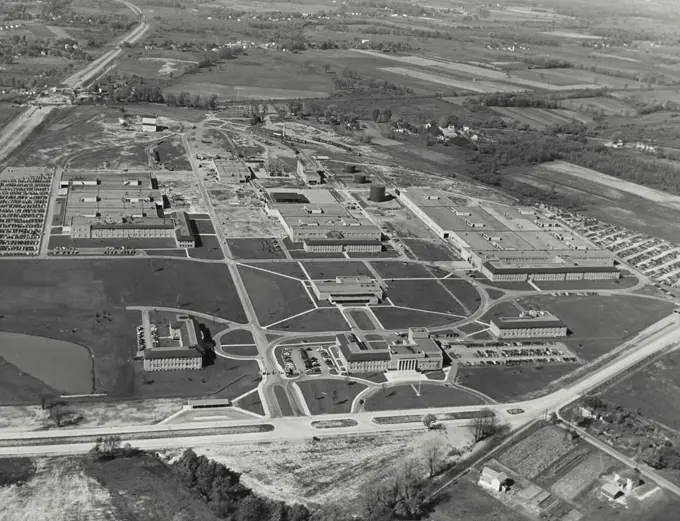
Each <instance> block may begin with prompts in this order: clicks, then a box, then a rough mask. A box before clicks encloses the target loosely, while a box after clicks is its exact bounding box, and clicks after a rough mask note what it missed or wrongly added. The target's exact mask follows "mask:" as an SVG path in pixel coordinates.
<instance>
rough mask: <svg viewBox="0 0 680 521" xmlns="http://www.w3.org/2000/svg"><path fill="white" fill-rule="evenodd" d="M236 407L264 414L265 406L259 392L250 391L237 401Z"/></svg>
mask: <svg viewBox="0 0 680 521" xmlns="http://www.w3.org/2000/svg"><path fill="white" fill-rule="evenodd" d="M235 405H236V407H240V408H241V409H245V410H246V411H250V412H254V413H255V414H259V415H261V416H264V407H263V406H262V398H261V397H260V393H259V392H254V393H250V394H248V395H246V396H244V397H243V398H241V399H240V400H239V401H237V402H235Z"/></svg>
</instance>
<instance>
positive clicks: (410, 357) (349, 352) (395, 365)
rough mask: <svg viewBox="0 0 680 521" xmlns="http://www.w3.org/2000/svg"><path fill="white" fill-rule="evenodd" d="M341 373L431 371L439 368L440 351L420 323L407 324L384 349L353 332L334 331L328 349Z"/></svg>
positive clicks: (441, 361)
mask: <svg viewBox="0 0 680 521" xmlns="http://www.w3.org/2000/svg"><path fill="white" fill-rule="evenodd" d="M330 353H331V356H332V357H333V358H334V359H335V362H336V363H337V364H338V367H339V368H340V371H341V372H342V373H369V372H376V371H433V370H438V369H441V368H442V365H443V360H444V358H443V355H442V351H441V349H440V348H439V346H438V345H437V343H436V342H435V341H434V340H433V339H432V337H431V336H430V332H429V331H428V330H427V329H426V328H423V327H419V328H409V332H408V335H407V336H406V338H399V339H398V340H396V341H394V342H392V343H391V344H390V345H389V347H387V348H384V349H374V348H372V347H371V346H370V344H369V343H367V342H364V341H363V340H361V339H360V338H359V337H357V336H356V335H355V334H353V333H343V334H342V335H337V336H336V339H335V345H334V346H333V347H332V348H331V349H330Z"/></svg>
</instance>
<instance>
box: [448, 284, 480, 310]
mask: <svg viewBox="0 0 680 521" xmlns="http://www.w3.org/2000/svg"><path fill="white" fill-rule="evenodd" d="M441 283H442V284H443V285H444V286H445V287H446V289H448V290H449V291H450V292H451V293H453V294H454V295H455V296H456V298H457V299H458V300H460V302H461V304H462V305H463V306H464V307H465V309H466V312H467V313H466V314H472V313H474V312H475V311H477V310H478V309H479V306H481V304H482V298H481V296H480V295H479V292H478V291H477V289H476V288H475V287H474V286H473V285H472V284H470V283H469V282H467V281H466V280H462V279H457V278H455V277H451V278H449V279H445V280H442V281H441Z"/></svg>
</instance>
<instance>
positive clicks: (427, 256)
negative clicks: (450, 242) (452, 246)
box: [402, 239, 456, 262]
mask: <svg viewBox="0 0 680 521" xmlns="http://www.w3.org/2000/svg"><path fill="white" fill-rule="evenodd" d="M402 242H403V243H404V244H405V245H406V247H407V248H408V249H409V250H411V251H412V252H413V254H414V255H415V256H416V258H417V259H418V260H422V261H427V262H435V261H451V260H456V255H455V254H454V253H453V252H452V251H451V250H449V249H448V248H447V247H446V246H445V245H444V244H443V243H442V242H441V241H440V240H439V239H402Z"/></svg>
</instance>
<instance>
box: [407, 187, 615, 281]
mask: <svg viewBox="0 0 680 521" xmlns="http://www.w3.org/2000/svg"><path fill="white" fill-rule="evenodd" d="M398 197H399V200H400V201H401V202H402V204H403V205H404V206H406V208H408V209H409V210H411V211H412V212H413V213H414V214H416V216H418V217H419V218H420V219H421V220H422V221H423V222H424V223H425V224H426V225H427V226H428V227H429V228H430V229H431V230H432V231H433V232H434V233H435V234H436V235H437V236H439V237H440V238H441V239H443V240H446V241H450V242H451V243H453V245H454V246H455V247H457V248H458V249H459V250H460V252H461V257H462V258H463V259H464V260H466V261H468V262H470V264H471V265H472V266H473V267H474V268H475V269H477V270H479V271H480V272H482V274H483V275H484V276H485V277H487V278H489V279H490V280H494V281H523V280H527V279H530V280H537V281H539V280H583V279H585V280H593V279H611V278H619V277H620V276H621V274H620V272H619V270H618V269H617V268H616V266H615V261H614V255H612V254H611V253H610V252H607V251H605V250H603V249H601V248H599V247H598V246H596V245H594V244H592V243H590V242H589V241H587V240H586V239H584V238H583V237H580V236H579V235H577V234H576V233H575V232H573V231H572V230H570V229H568V228H565V227H563V226H562V225H561V224H559V223H558V222H557V221H554V220H552V219H550V218H549V217H548V216H545V215H543V214H541V212H540V211H539V210H538V209H536V208H532V207H527V206H518V207H512V206H504V205H500V204H491V203H489V204H484V205H478V206H461V205H458V204H456V203H455V202H454V201H453V200H452V199H451V198H450V197H449V196H447V195H446V194H444V193H442V192H440V191H439V190H435V189H432V188H408V189H405V190H400V191H399V192H398Z"/></svg>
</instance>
